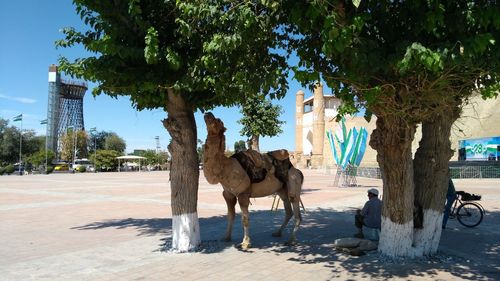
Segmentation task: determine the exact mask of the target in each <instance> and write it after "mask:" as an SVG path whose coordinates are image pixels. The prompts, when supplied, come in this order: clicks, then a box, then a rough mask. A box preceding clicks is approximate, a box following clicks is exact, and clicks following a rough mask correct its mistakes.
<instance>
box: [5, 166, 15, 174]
mask: <svg viewBox="0 0 500 281" xmlns="http://www.w3.org/2000/svg"><path fill="white" fill-rule="evenodd" d="M14 171H15V168H14V165H8V166H7V167H5V173H6V174H7V175H10V174H12V173H14Z"/></svg>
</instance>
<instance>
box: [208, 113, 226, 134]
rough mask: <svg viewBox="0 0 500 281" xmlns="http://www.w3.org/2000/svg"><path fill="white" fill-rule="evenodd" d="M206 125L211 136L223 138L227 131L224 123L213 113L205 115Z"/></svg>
mask: <svg viewBox="0 0 500 281" xmlns="http://www.w3.org/2000/svg"><path fill="white" fill-rule="evenodd" d="M204 118H205V124H207V132H208V134H209V135H216V136H222V135H224V132H225V131H226V128H225V127H224V123H223V122H222V121H221V120H220V119H219V118H215V116H214V115H213V114H212V112H207V113H205V116H204Z"/></svg>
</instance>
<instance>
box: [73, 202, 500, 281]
mask: <svg viewBox="0 0 500 281" xmlns="http://www.w3.org/2000/svg"><path fill="white" fill-rule="evenodd" d="M302 216H303V221H302V225H301V228H300V230H299V231H298V233H297V244H296V245H294V246H285V244H284V243H285V242H286V241H287V240H288V237H289V235H290V232H291V229H292V227H293V218H292V220H291V221H290V223H289V224H288V227H287V228H286V231H284V233H283V236H282V237H278V238H276V237H272V236H271V233H272V232H273V231H275V230H276V229H277V228H278V227H279V226H280V225H281V223H282V220H283V218H284V211H283V210H279V211H276V212H272V211H267V210H260V211H251V212H250V235H251V239H252V248H250V249H248V250H241V249H240V250H241V251H244V252H247V253H249V254H251V253H253V252H256V251H261V252H262V251H263V252H267V253H274V254H276V253H292V254H294V255H293V258H290V259H289V260H290V261H293V262H297V263H301V264H323V265H324V266H325V267H328V268H330V269H331V270H332V277H333V278H335V277H338V278H340V277H345V272H346V271H347V272H349V276H350V277H353V278H355V279H359V278H382V279H388V278H403V279H404V278H409V277H419V276H421V277H429V276H431V277H432V276H436V277H437V274H438V273H439V272H448V273H449V274H451V275H452V276H454V277H456V278H460V279H464V280H500V269H499V268H500V265H499V261H498V256H499V255H500V235H499V234H500V229H498V227H497V226H496V225H495V222H498V221H500V212H489V213H487V215H486V217H485V219H484V221H483V223H482V224H481V225H480V226H478V227H476V228H472V229H468V228H465V227H463V226H461V225H459V224H458V222H456V221H450V223H449V227H448V228H447V229H446V230H444V232H443V235H442V238H441V243H440V248H439V254H438V255H436V256H435V257H431V258H425V259H419V260H415V259H414V260H404V259H399V260H390V259H387V258H386V257H383V256H380V255H379V253H378V252H376V251H372V252H368V253H367V255H365V256H360V257H355V256H350V255H347V254H345V253H341V252H337V251H336V250H335V249H334V241H335V239H338V238H345V237H352V235H353V234H354V232H355V227H354V224H353V217H354V210H352V211H336V210H334V209H329V208H328V209H321V208H318V209H314V210H308V212H307V213H305V214H303V215H302ZM199 223H200V229H201V239H202V245H201V247H200V249H199V252H200V253H201V254H211V253H219V252H223V251H224V250H225V249H228V248H231V247H237V245H238V244H239V243H240V242H241V240H242V238H243V228H242V225H241V217H240V215H239V213H238V214H237V216H236V218H235V223H234V225H233V235H232V238H233V241H232V242H222V241H220V238H221V237H222V236H223V235H224V232H225V229H226V216H213V217H207V218H200V219H199ZM171 226H172V220H171V219H169V218H152V219H133V218H128V219H123V220H108V221H103V222H95V223H92V224H88V225H83V226H78V227H74V228H73V229H78V230H96V229H101V228H110V227H111V228H116V229H122V228H135V229H136V230H137V231H138V234H137V235H139V236H143V235H148V236H152V235H161V236H162V237H161V241H162V242H161V244H160V245H159V249H158V251H162V252H168V251H169V249H170V248H171V247H170V246H171V245H170V243H171V235H172V233H171Z"/></svg>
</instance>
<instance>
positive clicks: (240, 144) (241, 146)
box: [234, 140, 247, 153]
mask: <svg viewBox="0 0 500 281" xmlns="http://www.w3.org/2000/svg"><path fill="white" fill-rule="evenodd" d="M246 149H247V148H246V145H245V141H243V140H239V141H237V142H235V143H234V153H238V152H240V151H245V150H246Z"/></svg>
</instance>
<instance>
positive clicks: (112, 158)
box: [90, 150, 121, 171]
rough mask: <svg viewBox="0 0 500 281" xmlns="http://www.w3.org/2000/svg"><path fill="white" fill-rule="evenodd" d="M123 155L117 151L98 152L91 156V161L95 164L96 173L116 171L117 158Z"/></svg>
mask: <svg viewBox="0 0 500 281" xmlns="http://www.w3.org/2000/svg"><path fill="white" fill-rule="evenodd" d="M120 155H121V154H120V153H119V152H118V151H115V150H98V151H96V153H95V156H94V154H92V155H90V161H92V163H94V166H95V169H96V171H116V170H117V168H118V160H117V159H116V157H118V156H120Z"/></svg>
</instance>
